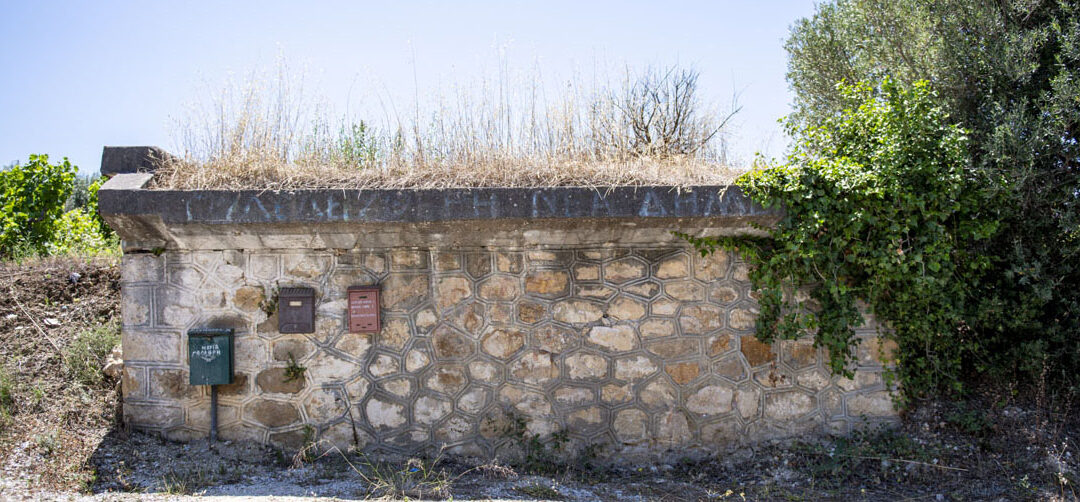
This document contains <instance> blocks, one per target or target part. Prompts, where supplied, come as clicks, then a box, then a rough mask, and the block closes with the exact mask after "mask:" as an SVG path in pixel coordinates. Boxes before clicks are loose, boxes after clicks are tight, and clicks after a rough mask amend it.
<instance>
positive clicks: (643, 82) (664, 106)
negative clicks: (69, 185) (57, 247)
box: [156, 68, 736, 189]
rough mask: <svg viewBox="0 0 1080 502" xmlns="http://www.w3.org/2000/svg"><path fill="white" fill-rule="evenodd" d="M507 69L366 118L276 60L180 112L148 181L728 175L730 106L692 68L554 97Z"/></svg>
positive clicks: (610, 180)
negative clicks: (168, 146) (399, 113)
mask: <svg viewBox="0 0 1080 502" xmlns="http://www.w3.org/2000/svg"><path fill="white" fill-rule="evenodd" d="M507 75H508V72H506V71H505V70H502V71H500V76H499V78H498V79H497V80H496V81H494V82H492V81H490V80H484V81H482V82H480V84H479V85H478V86H473V87H468V88H461V89H459V90H458V91H457V93H456V95H454V96H452V98H450V99H448V98H446V97H445V96H437V97H436V98H435V99H434V100H432V103H433V105H432V106H430V107H427V108H424V107H422V106H421V105H419V103H417V104H416V105H415V107H414V109H413V110H412V113H411V114H407V115H406V117H409V118H407V119H405V120H401V119H397V118H394V119H393V120H389V119H388V120H386V121H384V122H383V123H382V124H381V125H374V123H373V122H369V121H364V120H355V119H348V118H341V119H339V120H338V121H336V122H334V121H331V120H330V119H329V118H328V116H329V114H328V113H327V109H325V108H324V107H322V106H314V107H311V108H305V107H304V106H303V105H304V100H303V99H301V98H302V96H303V93H302V86H300V87H297V86H296V85H293V84H292V83H291V82H290V80H289V78H288V74H287V72H285V71H284V70H281V71H279V73H278V75H277V78H276V80H271V81H269V82H263V83H258V82H256V83H252V84H249V85H247V86H245V87H244V88H243V89H242V90H239V91H238V90H237V89H236V88H228V89H227V90H226V92H225V93H224V94H223V95H222V97H221V98H220V99H218V100H217V101H216V102H215V108H214V109H213V112H214V113H212V114H206V113H205V112H204V113H202V114H195V115H192V116H190V117H188V120H187V121H186V122H183V123H181V124H180V127H179V130H180V131H181V139H182V141H181V142H182V144H183V149H184V152H183V154H182V157H181V158H179V159H177V160H173V161H170V162H168V163H167V164H166V165H165V166H164V167H163V169H161V171H160V172H159V174H158V176H157V177H156V186H157V187H159V188H173V189H204V188H263V189H286V188H305V187H357V188H403V187H451V186H548V185H550V186H559V185H627V184H629V185H645V184H653V185H655V184H671V185H692V184H720V183H726V182H728V181H730V180H731V178H732V177H733V175H734V174H735V173H736V171H735V170H733V169H731V168H730V167H729V166H726V165H725V160H726V148H725V143H724V127H725V126H726V125H727V123H728V119H730V118H731V116H732V115H733V114H734V111H730V112H727V113H717V112H716V110H714V109H708V108H706V107H705V105H704V104H703V103H702V102H701V101H700V99H699V98H698V95H697V77H698V75H697V73H696V72H694V71H693V70H681V69H677V68H669V69H666V70H663V71H651V70H650V71H646V72H643V73H641V74H637V75H635V74H631V73H630V72H629V71H628V72H627V74H626V77H625V80H624V82H623V85H622V86H620V87H612V86H595V87H586V86H582V85H580V82H579V81H574V80H570V81H568V82H566V88H565V90H563V91H562V92H557V93H554V98H552V99H548V98H547V93H546V92H545V89H544V87H543V85H541V83H540V78H539V76H538V75H533V76H532V77H531V79H529V80H527V81H525V82H523V83H518V82H512V81H511V78H510V77H508V76H507ZM298 89H299V91H300V92H298ZM417 101H419V100H417Z"/></svg>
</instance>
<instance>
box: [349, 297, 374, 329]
mask: <svg viewBox="0 0 1080 502" xmlns="http://www.w3.org/2000/svg"><path fill="white" fill-rule="evenodd" d="M379 327H380V323H379V288H378V286H352V287H350V288H349V332H350V333H377V332H378V331H379Z"/></svg>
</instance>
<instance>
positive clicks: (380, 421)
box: [364, 398, 405, 429]
mask: <svg viewBox="0 0 1080 502" xmlns="http://www.w3.org/2000/svg"><path fill="white" fill-rule="evenodd" d="M364 412H365V416H366V417H367V422H368V424H370V425H371V426H372V427H374V428H376V429H392V428H395V427H401V426H402V425H405V407H404V406H402V405H400V404H397V403H392V402H389V401H384V400H382V399H378V398H372V399H371V400H370V401H368V403H367V406H365V407H364Z"/></svg>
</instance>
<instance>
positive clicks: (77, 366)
mask: <svg viewBox="0 0 1080 502" xmlns="http://www.w3.org/2000/svg"><path fill="white" fill-rule="evenodd" d="M119 343H120V328H119V327H118V326H117V325H116V323H115V322H113V323H109V324H103V325H100V326H97V327H94V328H93V329H88V330H85V331H82V332H80V333H79V334H78V335H77V336H76V337H75V339H74V340H72V342H71V343H70V344H68V346H67V347H64V366H65V367H66V369H67V372H68V375H69V376H70V377H71V378H73V379H74V380H75V381H77V382H79V383H81V384H83V385H87V386H96V385H99V384H101V383H102V382H103V381H104V380H105V375H104V374H103V373H102V372H101V368H102V366H103V365H104V363H105V358H106V357H107V356H108V355H109V352H111V351H112V349H113V347H116V346H117V345H118V344H119Z"/></svg>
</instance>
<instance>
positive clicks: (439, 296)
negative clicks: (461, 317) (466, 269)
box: [435, 276, 472, 311]
mask: <svg viewBox="0 0 1080 502" xmlns="http://www.w3.org/2000/svg"><path fill="white" fill-rule="evenodd" d="M470 296H472V281H470V280H469V279H467V278H465V277H461V276H444V277H439V278H438V279H436V280H435V306H436V307H437V308H438V309H439V310H440V311H442V310H445V309H447V308H450V307H454V306H456V305H458V304H459V303H461V301H462V300H465V299H466V298H469V297H470Z"/></svg>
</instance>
